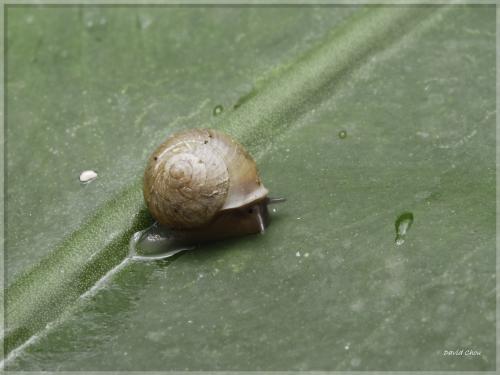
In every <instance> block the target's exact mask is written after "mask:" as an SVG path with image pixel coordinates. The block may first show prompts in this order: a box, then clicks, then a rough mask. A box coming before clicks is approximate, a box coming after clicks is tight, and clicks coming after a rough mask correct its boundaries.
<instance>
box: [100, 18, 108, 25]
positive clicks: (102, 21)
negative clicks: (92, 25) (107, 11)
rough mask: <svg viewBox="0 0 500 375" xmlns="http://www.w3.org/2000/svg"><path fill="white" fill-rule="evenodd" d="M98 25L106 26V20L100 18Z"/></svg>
mask: <svg viewBox="0 0 500 375" xmlns="http://www.w3.org/2000/svg"><path fill="white" fill-rule="evenodd" d="M99 23H100V24H101V25H106V23H108V21H107V20H106V18H104V17H102V18H101V19H100V20H99Z"/></svg>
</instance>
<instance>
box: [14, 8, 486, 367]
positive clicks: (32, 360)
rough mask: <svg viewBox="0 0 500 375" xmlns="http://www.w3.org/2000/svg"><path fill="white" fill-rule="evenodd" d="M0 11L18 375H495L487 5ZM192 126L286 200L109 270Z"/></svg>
mask: <svg viewBox="0 0 500 375" xmlns="http://www.w3.org/2000/svg"><path fill="white" fill-rule="evenodd" d="M7 19H8V29H7V42H8V48H9V49H8V52H7V59H8V60H7V64H8V65H7V68H8V70H7V94H8V101H7V106H8V128H7V137H8V149H7V159H8V160H7V170H8V176H7V177H8V179H7V195H8V196H7V202H8V205H7V223H8V231H7V254H6V260H7V282H8V284H9V288H8V289H7V292H6V293H7V304H6V336H5V344H6V349H7V351H11V350H12V349H14V348H16V347H18V346H19V345H21V344H23V343H24V342H26V340H28V339H30V338H31V342H32V343H31V345H27V346H26V347H25V348H24V349H23V350H19V351H14V352H11V353H14V354H11V356H10V358H8V361H7V366H8V369H9V370H55V369H58V370H184V369H189V370H349V369H353V370H493V369H494V368H495V12H494V8H493V7H488V6H481V7H472V6H471V7H468V6H452V7H445V8H440V7H431V6H427V7H414V6H409V7H405V6H400V7H393V6H389V7H366V8H364V9H358V8H356V7H306V8H294V7H290V8H279V7H278V8H271V7H228V8H226V7H213V8H212V7H206V8H203V7H185V8H184V7H161V8H142V7H138V8H120V7H112V8H105V7H85V8H77V7H68V8H53V7H9V8H8V9H7ZM68 25H70V26H69V28H68ZM216 105H222V106H223V107H224V110H223V112H222V113H221V114H219V115H218V116H215V117H214V115H213V108H214V107H215V106H216ZM234 107H236V108H234ZM14 124H19V125H18V126H15V125H14ZM200 126H212V127H217V128H220V129H222V130H225V131H227V132H229V133H230V134H232V135H233V136H235V137H236V138H237V139H239V140H240V141H241V142H242V143H244V144H245V145H246V146H247V147H248V148H249V150H250V151H251V153H252V154H253V155H254V156H255V157H256V159H257V161H258V164H259V168H260V171H261V174H262V177H263V181H264V182H265V184H266V186H267V187H268V188H269V189H270V191H271V193H272V194H273V195H275V196H285V197H287V199H288V200H287V203H286V204H284V205H281V206H277V207H276V209H275V210H276V211H273V212H271V213H272V216H273V222H272V224H271V226H270V227H269V229H268V231H267V232H266V234H265V235H263V236H248V237H245V238H240V239H234V240H231V241H224V242H219V243H214V244H211V245H207V246H204V247H202V248H199V249H197V250H195V251H192V252H189V253H185V254H182V255H180V256H177V257H175V258H174V259H173V260H170V261H163V262H152V263H140V262H132V261H129V262H126V263H123V264H122V266H119V268H116V269H115V271H114V272H111V273H108V271H109V270H111V269H113V267H115V266H117V265H119V264H120V262H122V260H123V259H124V258H125V257H126V255H127V253H128V242H129V239H130V237H131V235H132V234H133V233H134V232H135V231H137V230H139V229H142V228H144V227H146V226H147V225H148V224H149V223H150V222H151V218H150V217H149V215H148V214H147V212H146V211H145V210H144V206H143V203H142V194H141V183H140V177H141V174H142V170H143V167H144V163H145V160H146V158H147V156H148V154H149V153H150V152H151V151H152V149H153V147H154V146H155V145H157V144H158V143H159V142H161V140H162V139H163V138H165V137H166V136H167V135H168V134H170V133H171V132H172V131H174V130H176V129H179V128H184V127H200ZM85 169H95V170H97V172H98V174H99V177H98V179H97V180H96V181H94V182H92V183H90V184H88V185H80V183H79V182H78V179H77V177H78V174H79V172H81V171H82V170H85ZM410 214H411V217H412V218H413V222H412V223H411V225H406V226H405V227H404V226H401V224H402V223H405V219H409V218H410ZM401 215H406V216H401ZM406 223H408V222H406ZM398 228H399V229H398ZM398 230H399V236H400V237H401V236H402V237H401V238H402V239H404V241H399V242H403V243H401V244H400V245H398V244H396V236H397V234H398V233H397V231H398ZM63 239H64V240H63ZM61 240H62V242H61ZM107 273H108V274H107ZM105 274H107V276H106V277H105V279H103V280H101V281H99V280H100V279H101V277H102V276H103V275H105ZM98 281H99V283H98V287H97V288H94V289H92V292H91V293H85V292H86V291H89V290H90V289H91V288H92V286H93V285H95V284H96V282H98ZM82 295H83V297H82ZM47 324H48V327H46V325H47ZM33 335H35V336H33ZM459 349H464V352H465V351H466V350H467V349H469V350H474V351H478V352H480V353H481V354H480V355H476V356H472V355H465V354H464V355H461V356H460V355H444V351H445V350H459Z"/></svg>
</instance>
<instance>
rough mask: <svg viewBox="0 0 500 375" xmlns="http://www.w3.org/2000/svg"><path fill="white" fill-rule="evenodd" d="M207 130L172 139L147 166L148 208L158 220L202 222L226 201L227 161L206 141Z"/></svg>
mask: <svg viewBox="0 0 500 375" xmlns="http://www.w3.org/2000/svg"><path fill="white" fill-rule="evenodd" d="M204 133H206V132H200V131H197V132H194V131H191V132H190V134H189V136H186V135H187V134H184V136H177V137H175V138H169V139H168V140H167V142H165V143H164V144H163V145H162V146H160V147H159V149H158V150H159V151H160V152H159V153H158V154H157V153H154V154H153V155H155V156H153V157H152V158H153V160H152V161H151V160H150V163H149V166H148V168H147V169H146V174H145V189H144V194H145V199H146V202H147V203H148V207H149V209H150V211H151V213H152V215H153V216H154V217H155V218H157V220H159V221H160V222H161V223H162V224H164V225H166V226H169V227H171V228H177V229H187V228H195V227H198V226H201V225H203V224H204V223H206V222H207V221H208V220H209V219H210V218H212V217H213V216H214V215H215V213H217V212H218V211H219V210H220V209H221V208H222V206H223V205H224V202H225V200H226V196H227V193H228V189H229V173H228V170H227V167H226V163H225V161H224V159H223V157H222V156H221V155H220V153H218V152H217V151H216V150H214V148H213V147H212V145H210V144H209V141H207V140H208V139H210V135H209V134H208V133H207V134H204ZM156 155H157V156H156ZM151 168H152V169H153V170H150V169H151Z"/></svg>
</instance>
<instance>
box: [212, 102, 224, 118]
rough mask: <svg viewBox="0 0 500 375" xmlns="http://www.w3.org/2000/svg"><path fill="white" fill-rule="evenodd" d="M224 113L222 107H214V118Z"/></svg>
mask: <svg viewBox="0 0 500 375" xmlns="http://www.w3.org/2000/svg"><path fill="white" fill-rule="evenodd" d="M223 111H224V107H223V106H222V105H220V104H219V105H216V106H215V107H214V110H213V114H214V116H219V115H220V114H221V113H222V112H223Z"/></svg>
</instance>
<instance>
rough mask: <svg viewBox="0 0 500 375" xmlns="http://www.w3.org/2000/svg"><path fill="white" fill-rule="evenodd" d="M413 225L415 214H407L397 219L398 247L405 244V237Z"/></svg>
mask: <svg viewBox="0 0 500 375" xmlns="http://www.w3.org/2000/svg"><path fill="white" fill-rule="evenodd" d="M412 223H413V214H412V213H411V212H405V213H403V214H401V215H399V216H398V218H397V219H396V223H395V227H396V240H395V241H396V245H398V246H401V245H402V244H404V242H405V237H406V234H407V233H408V231H409V230H410V227H411V225H412Z"/></svg>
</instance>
